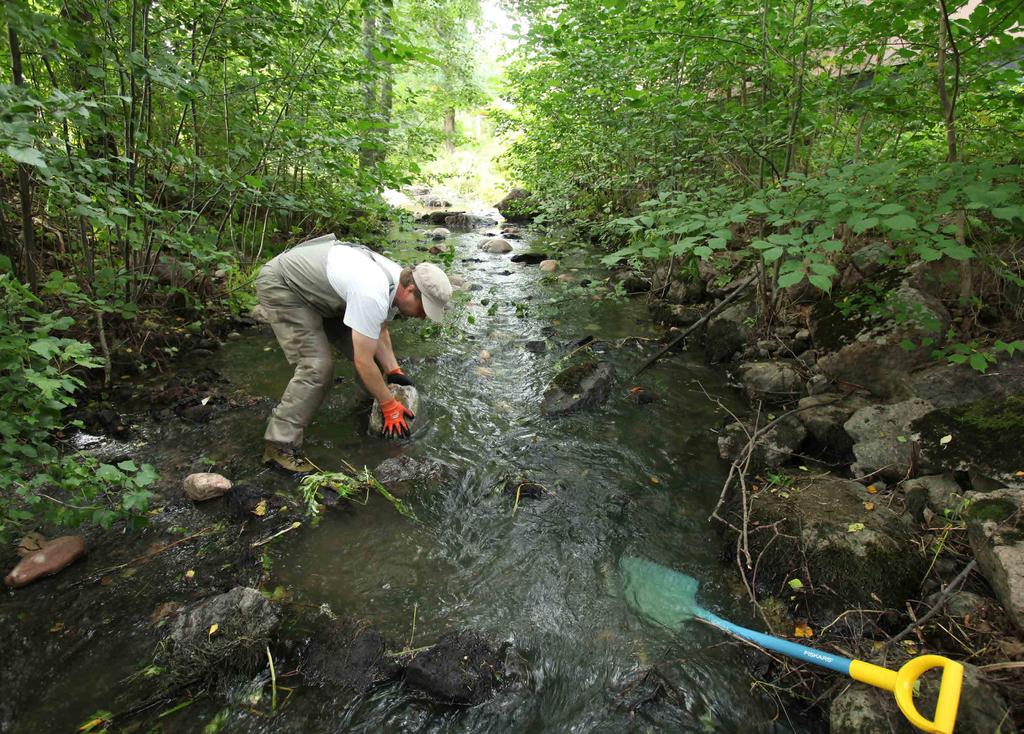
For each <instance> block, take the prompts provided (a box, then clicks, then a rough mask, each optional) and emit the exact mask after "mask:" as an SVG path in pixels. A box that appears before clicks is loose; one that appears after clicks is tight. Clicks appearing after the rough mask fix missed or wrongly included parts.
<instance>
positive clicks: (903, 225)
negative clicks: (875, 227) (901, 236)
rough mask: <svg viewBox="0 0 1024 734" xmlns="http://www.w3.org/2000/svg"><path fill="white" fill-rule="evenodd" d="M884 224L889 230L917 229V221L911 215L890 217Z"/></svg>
mask: <svg viewBox="0 0 1024 734" xmlns="http://www.w3.org/2000/svg"><path fill="white" fill-rule="evenodd" d="M883 224H884V225H885V226H887V227H888V228H889V229H895V230H904V229H915V228H916V227H917V220H916V219H914V218H913V217H912V216H910V215H909V214H897V215H896V216H895V217H889V218H888V219H886V220H885V221H884V222H883Z"/></svg>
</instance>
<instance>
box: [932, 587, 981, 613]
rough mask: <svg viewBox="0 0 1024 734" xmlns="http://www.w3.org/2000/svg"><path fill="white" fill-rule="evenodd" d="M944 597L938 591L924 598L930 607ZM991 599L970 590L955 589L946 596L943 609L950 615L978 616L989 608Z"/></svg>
mask: <svg viewBox="0 0 1024 734" xmlns="http://www.w3.org/2000/svg"><path fill="white" fill-rule="evenodd" d="M941 598H942V592H940V591H937V592H935V593H934V594H932V595H931V596H929V597H928V598H927V599H925V600H924V602H925V604H926V605H927V606H928V608H929V609H930V608H932V607H934V606H935V605H936V604H938V603H939V601H940V599H941ZM989 604H990V600H988V599H986V598H985V597H983V596H980V595H978V594H974V593H972V592H970V591H954V592H953V593H952V594H950V595H949V596H948V597H946V601H945V606H944V607H943V609H942V611H943V612H944V613H945V614H947V615H949V616H950V617H958V618H960V619H963V618H964V617H977V616H978V615H980V614H984V613H985V610H986V609H988V607H989Z"/></svg>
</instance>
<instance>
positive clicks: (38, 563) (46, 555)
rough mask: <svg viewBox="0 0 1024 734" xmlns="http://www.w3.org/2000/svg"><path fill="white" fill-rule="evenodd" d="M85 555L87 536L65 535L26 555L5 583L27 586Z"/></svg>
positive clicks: (19, 586) (17, 586)
mask: <svg viewBox="0 0 1024 734" xmlns="http://www.w3.org/2000/svg"><path fill="white" fill-rule="evenodd" d="M84 555H85V538H83V537H82V536H81V535H64V536H62V537H60V538H54V539H53V540H51V541H49V542H47V543H44V544H43V546H42V547H41V548H39V549H38V550H35V551H32V552H31V553H28V554H27V555H25V556H24V557H23V558H22V559H21V561H19V562H18V565H17V566H15V567H14V568H13V569H12V570H11V572H10V573H9V574H7V576H6V577H4V583H6V584H7V585H8V586H10V587H11V588H13V589H19V588H21V587H22V586H27V585H28V584H31V583H32V582H33V581H36V580H38V579H41V578H43V577H44V576H52V575H53V574H55V573H58V572H60V571H63V570H64V569H65V568H67V567H68V566H70V565H71V564H72V563H74V562H75V561H77V560H78V559H79V558H81V557H82V556H84Z"/></svg>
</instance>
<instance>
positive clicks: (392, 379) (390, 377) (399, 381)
mask: <svg viewBox="0 0 1024 734" xmlns="http://www.w3.org/2000/svg"><path fill="white" fill-rule="evenodd" d="M385 382H387V384H389V385H404V386H406V387H415V386H416V383H415V382H413V381H412V380H410V379H409V378H408V377H406V375H405V373H404V372H402V368H401V367H395V368H394V369H393V370H391V371H390V372H388V374H387V379H386V380H385Z"/></svg>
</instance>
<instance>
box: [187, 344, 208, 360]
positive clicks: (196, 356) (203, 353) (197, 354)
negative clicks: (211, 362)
mask: <svg viewBox="0 0 1024 734" xmlns="http://www.w3.org/2000/svg"><path fill="white" fill-rule="evenodd" d="M188 357H189V359H191V360H206V359H213V350H211V349H206V348H204V347H199V348H198V349H193V350H192V351H191V352H189V353H188Z"/></svg>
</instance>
